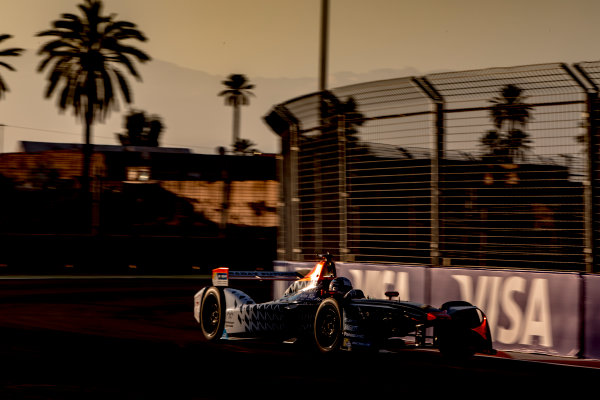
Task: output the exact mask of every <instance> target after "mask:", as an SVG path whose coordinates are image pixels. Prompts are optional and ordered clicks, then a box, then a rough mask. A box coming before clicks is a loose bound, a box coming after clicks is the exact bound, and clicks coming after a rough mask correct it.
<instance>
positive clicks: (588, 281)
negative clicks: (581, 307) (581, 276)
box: [584, 275, 600, 359]
mask: <svg viewBox="0 0 600 400" xmlns="http://www.w3.org/2000/svg"><path fill="white" fill-rule="evenodd" d="M584 331H585V349H584V354H585V356H586V357H587V358H596V359H600V276H598V275H586V276H585V330H584Z"/></svg>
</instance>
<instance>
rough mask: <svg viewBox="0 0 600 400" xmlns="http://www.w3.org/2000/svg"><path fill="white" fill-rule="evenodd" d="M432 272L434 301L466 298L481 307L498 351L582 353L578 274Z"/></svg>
mask: <svg viewBox="0 0 600 400" xmlns="http://www.w3.org/2000/svg"><path fill="white" fill-rule="evenodd" d="M431 272H432V280H431V296H432V303H433V304H438V303H443V302H445V301H449V300H465V301H468V302H470V303H472V304H474V305H476V306H477V307H479V308H481V309H482V310H483V311H484V312H485V313H486V315H487V317H488V321H489V322H490V329H491V332H492V338H493V341H494V347H495V348H496V349H497V350H517V351H522V352H539V353H544V354H553V355H563V356H576V355H577V354H578V353H579V350H580V338H579V332H580V329H579V327H580V325H579V321H580V310H581V304H580V293H581V277H580V276H579V274H576V273H572V274H569V273H541V272H521V271H508V270H488V269H457V268H432V269H431Z"/></svg>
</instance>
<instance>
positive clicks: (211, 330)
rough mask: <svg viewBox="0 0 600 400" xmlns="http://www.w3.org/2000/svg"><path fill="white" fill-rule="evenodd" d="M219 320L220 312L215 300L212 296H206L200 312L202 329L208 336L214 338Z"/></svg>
mask: <svg viewBox="0 0 600 400" xmlns="http://www.w3.org/2000/svg"><path fill="white" fill-rule="evenodd" d="M220 319H221V312H220V310H219V303H218V301H217V299H216V298H215V297H214V296H208V297H207V298H206V299H204V306H203V310H202V328H203V329H204V331H205V332H206V334H207V335H208V336H214V335H215V334H216V333H217V330H218V329H219V321H220Z"/></svg>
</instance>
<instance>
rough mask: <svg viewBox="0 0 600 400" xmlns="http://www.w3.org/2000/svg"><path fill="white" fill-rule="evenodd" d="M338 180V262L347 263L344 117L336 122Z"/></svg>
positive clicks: (341, 116)
mask: <svg viewBox="0 0 600 400" xmlns="http://www.w3.org/2000/svg"><path fill="white" fill-rule="evenodd" d="M337 131H338V154H339V165H338V180H339V199H338V201H339V208H340V216H339V221H340V222H339V236H340V239H339V242H340V244H339V246H340V261H348V203H347V201H348V188H347V187H346V178H347V177H346V117H345V116H344V115H340V117H339V121H338V129H337Z"/></svg>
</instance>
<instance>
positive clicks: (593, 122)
mask: <svg viewBox="0 0 600 400" xmlns="http://www.w3.org/2000/svg"><path fill="white" fill-rule="evenodd" d="M574 67H575V69H576V70H577V72H579V73H580V74H581V76H583V77H584V78H585V80H586V81H587V83H588V85H586V84H584V83H583V82H582V81H581V79H579V78H578V77H577V76H576V75H575V74H574V73H573V72H572V71H571V70H570V69H569V67H568V66H567V65H566V64H563V68H564V69H565V70H566V71H567V72H568V73H569V74H570V75H571V77H572V78H573V79H574V80H575V81H576V82H577V84H578V85H579V86H580V87H581V88H582V89H583V90H584V91H585V93H586V106H587V109H586V114H587V115H586V121H585V124H586V128H587V129H586V132H585V140H584V146H585V150H584V155H585V158H586V160H585V179H584V181H583V202H584V233H585V239H584V240H585V243H584V249H583V251H584V262H585V272H587V273H593V272H594V270H595V265H596V256H597V254H596V237H595V233H594V228H595V226H596V217H595V210H596V204H595V200H596V186H597V182H596V179H595V177H596V172H597V167H598V163H597V162H596V157H597V154H596V149H597V146H598V141H597V139H596V132H597V130H598V127H599V126H598V115H597V114H598V110H597V107H598V89H599V88H598V86H597V85H596V84H595V82H594V80H593V79H591V78H590V76H588V74H587V72H586V71H585V70H584V69H583V68H582V67H581V65H580V64H575V65H574Z"/></svg>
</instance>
